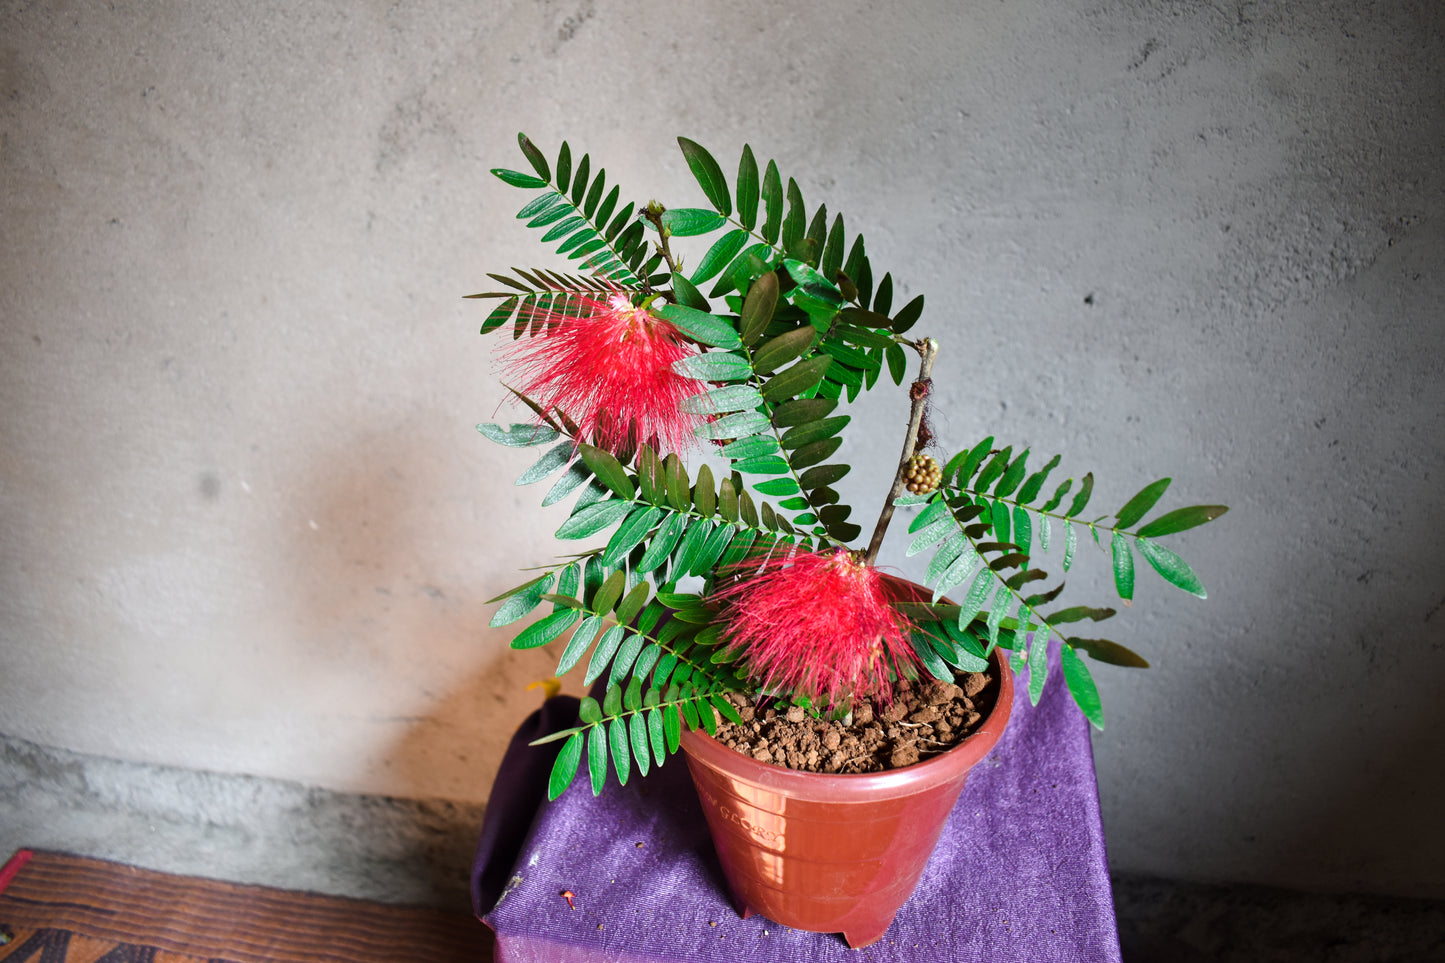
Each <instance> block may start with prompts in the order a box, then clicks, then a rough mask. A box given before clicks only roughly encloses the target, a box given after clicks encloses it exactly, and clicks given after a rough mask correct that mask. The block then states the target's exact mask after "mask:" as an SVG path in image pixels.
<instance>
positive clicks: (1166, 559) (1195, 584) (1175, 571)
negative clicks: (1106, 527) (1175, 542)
mask: <svg viewBox="0 0 1445 963" xmlns="http://www.w3.org/2000/svg"><path fill="white" fill-rule="evenodd" d="M1116 537H1117V536H1116ZM1134 544H1135V545H1137V546H1138V547H1139V554H1140V555H1143V556H1144V559H1145V561H1147V562H1148V563H1149V564H1150V565H1152V566H1153V567H1154V571H1156V572H1158V573H1159V574H1160V575H1162V576H1163V577H1164V580H1165V581H1166V582H1168V583H1169V584H1170V585H1173V586H1175V587H1177V588H1181V589H1183V590H1184V591H1186V592H1188V593H1189V594H1190V595H1193V596H1196V597H1198V598H1201V599H1202V598H1208V593H1207V592H1205V591H1204V584H1203V583H1202V582H1200V581H1199V576H1197V575H1195V574H1194V570H1193V569H1191V568H1190V567H1189V563H1187V562H1185V561H1184V559H1182V558H1180V557H1179V556H1178V555H1175V554H1174V553H1173V552H1171V551H1170V550H1169V549H1167V548H1165V547H1164V546H1163V545H1160V544H1159V543H1158V542H1151V541H1149V539H1147V538H1139V539H1136V540H1135V542H1134Z"/></svg>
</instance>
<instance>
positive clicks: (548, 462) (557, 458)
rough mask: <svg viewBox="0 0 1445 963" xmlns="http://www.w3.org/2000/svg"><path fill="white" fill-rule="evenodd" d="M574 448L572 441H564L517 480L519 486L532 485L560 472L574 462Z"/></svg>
mask: <svg viewBox="0 0 1445 963" xmlns="http://www.w3.org/2000/svg"><path fill="white" fill-rule="evenodd" d="M573 453H574V448H573V446H572V442H571V441H564V442H562V444H560V445H557V446H556V447H555V448H552V449H551V450H549V451H548V452H547V453H546V454H545V455H543V456H542V457H541V458H539V459H538V460H537V461H536V463H535V464H533V465H532V467H531V468H528V469H527V470H526V471H524V472H522V474H521V475H520V476H519V477H518V478H517V484H518V485H530V484H532V483H533V482H537V481H541V480H542V479H543V478H546V477H547V476H549V475H551V474H553V473H554V472H557V471H559V470H560V469H561V468H562V467H563V466H564V465H566V464H567V463H568V462H569V461H571V460H572V455H573Z"/></svg>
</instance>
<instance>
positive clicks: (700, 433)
mask: <svg viewBox="0 0 1445 963" xmlns="http://www.w3.org/2000/svg"><path fill="white" fill-rule="evenodd" d="M764 397H767V395H766V389H765V393H764ZM770 427H772V422H771V421H770V420H769V419H768V416H767V415H765V414H763V413H762V412H761V411H738V412H734V413H733V414H730V415H725V416H723V417H722V418H719V419H717V420H716V421H709V422H706V423H705V424H701V425H698V426H697V427H696V428H695V429H693V434H694V435H696V436H697V437H698V438H701V439H704V440H707V441H717V440H722V439H729V438H750V437H752V436H753V435H757V434H761V433H762V432H764V431H767V430H768V429H769V428H770Z"/></svg>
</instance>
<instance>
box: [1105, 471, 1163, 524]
mask: <svg viewBox="0 0 1445 963" xmlns="http://www.w3.org/2000/svg"><path fill="white" fill-rule="evenodd" d="M1169 481H1170V480H1169V479H1168V478H1161V479H1159V480H1158V481H1156V482H1151V483H1150V484H1148V485H1146V486H1144V488H1143V489H1142V490H1141V491H1140V492H1139V493H1138V494H1137V495H1135V496H1134V497H1133V498H1131V499H1129V501H1128V502H1126V503H1125V504H1124V507H1123V508H1121V509H1119V515H1118V520H1119V524H1118V527H1119V528H1129V527H1130V526H1132V525H1133V524H1134V523H1135V522H1137V521H1139V519H1141V518H1143V517H1144V516H1145V515H1146V514H1148V512H1149V509H1151V508H1153V507H1154V505H1155V504H1156V503H1157V502H1158V501H1159V498H1160V496H1162V495H1163V494H1164V490H1165V489H1166V488H1168V487H1169Z"/></svg>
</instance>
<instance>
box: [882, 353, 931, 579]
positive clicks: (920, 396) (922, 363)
mask: <svg viewBox="0 0 1445 963" xmlns="http://www.w3.org/2000/svg"><path fill="white" fill-rule="evenodd" d="M913 347H914V348H915V349H917V351H918V355H919V361H918V378H917V380H915V381H914V382H913V387H914V389H915V390H913V391H911V392H910V394H911V395H912V398H913V410H912V411H911V412H910V413H909V416H908V435H907V437H905V438H904V440H903V457H901V458H899V459H898V471H897V472H895V473H894V475H893V488H892V489H891V490H889V492H888V497H887V498H886V499H884V501H883V511H882V512H881V513H880V514H879V516H878V524H877V525H875V526H874V528H873V540H872V541H871V542H869V543H868V554H866V555H865V556H863V561H864V562H866V563H867V564H868V565H873V564H874V563H875V562H877V561H878V550H879V549H881V548H882V547H883V536H884V535H885V534H886V533H887V532H888V523H889V522H890V521H892V520H893V503H894V502H895V501H897V500H898V496H899V495H902V494H903V489H904V487H905V486H906V485H907V484H908V482H907V479H906V478H905V477H904V473H905V472H906V471H907V470H908V459H910V458H912V457H913V446H914V445H916V444H917V443H918V426H919V425H920V424H922V423H923V411H924V409H925V408H926V407H927V406H928V390H927V387H928V384H927V383H928V380H929V378H930V377H931V376H932V374H933V362H934V359H936V358H937V357H938V342H937V341H935V340H933V339H932V338H924V339H923V340H922V341H919V342H917V343H915V344H914V346H913Z"/></svg>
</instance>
